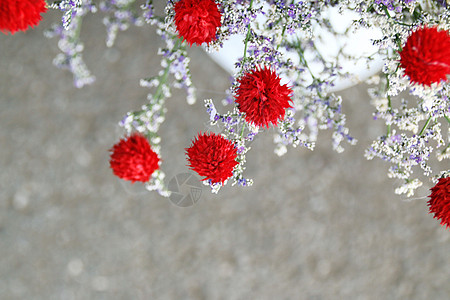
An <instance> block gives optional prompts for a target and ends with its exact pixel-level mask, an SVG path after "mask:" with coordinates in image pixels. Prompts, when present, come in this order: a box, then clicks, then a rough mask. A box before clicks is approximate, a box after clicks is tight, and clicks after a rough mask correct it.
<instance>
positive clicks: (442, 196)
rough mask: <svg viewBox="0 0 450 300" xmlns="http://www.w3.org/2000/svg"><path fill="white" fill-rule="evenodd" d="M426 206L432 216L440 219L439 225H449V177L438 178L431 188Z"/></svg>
mask: <svg viewBox="0 0 450 300" xmlns="http://www.w3.org/2000/svg"><path fill="white" fill-rule="evenodd" d="M428 206H429V207H430V213H432V214H434V218H435V219H438V220H439V219H440V220H441V225H446V227H450V177H446V178H441V179H439V182H438V183H437V184H436V185H435V186H434V187H433V188H432V189H431V195H430V200H428Z"/></svg>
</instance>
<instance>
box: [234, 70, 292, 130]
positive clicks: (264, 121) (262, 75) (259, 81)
mask: <svg viewBox="0 0 450 300" xmlns="http://www.w3.org/2000/svg"><path fill="white" fill-rule="evenodd" d="M280 81H281V79H280V77H278V75H277V74H276V73H275V71H272V70H271V69H270V68H266V67H264V68H256V69H254V70H253V71H251V72H250V73H246V74H244V75H243V76H242V77H241V78H239V79H238V82H239V87H238V89H237V91H236V103H237V104H238V108H239V110H240V111H241V112H244V113H245V120H246V121H247V122H248V123H253V124H255V125H257V126H266V127H269V123H272V124H273V125H274V126H276V125H277V123H278V120H282V119H283V118H284V115H285V113H286V108H288V107H292V106H291V105H290V104H289V102H290V101H292V100H291V94H292V90H291V89H290V88H289V87H288V86H287V85H281V84H280Z"/></svg>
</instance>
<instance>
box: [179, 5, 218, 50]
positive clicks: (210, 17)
mask: <svg viewBox="0 0 450 300" xmlns="http://www.w3.org/2000/svg"><path fill="white" fill-rule="evenodd" d="M221 18H222V14H221V13H220V11H219V8H218V6H217V4H216V3H215V2H214V0H180V1H178V2H177V3H176V4H175V25H176V26H177V30H178V37H183V39H184V40H186V41H187V42H188V43H189V45H190V46H192V44H194V43H195V44H197V45H201V44H202V43H207V44H208V43H210V42H211V41H213V40H215V39H216V31H217V28H219V27H220V26H221V22H220V19H221Z"/></svg>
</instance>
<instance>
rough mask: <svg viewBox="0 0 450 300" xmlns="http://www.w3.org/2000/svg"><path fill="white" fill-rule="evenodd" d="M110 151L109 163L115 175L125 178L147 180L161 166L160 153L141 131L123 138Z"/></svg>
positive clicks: (132, 180)
mask: <svg viewBox="0 0 450 300" xmlns="http://www.w3.org/2000/svg"><path fill="white" fill-rule="evenodd" d="M109 151H111V152H112V153H111V159H110V161H109V164H110V166H111V169H112V170H113V172H114V175H116V176H117V177H120V178H122V179H124V180H131V182H133V183H134V182H135V181H142V182H147V181H149V180H150V176H151V175H152V174H153V172H154V171H155V170H157V169H158V168H159V157H158V155H157V154H156V153H155V152H154V151H153V150H152V149H151V147H150V144H149V143H148V140H147V139H146V138H145V137H144V136H142V135H141V134H139V133H134V134H133V135H131V136H129V137H128V138H126V139H121V140H120V142H119V143H117V144H115V145H114V146H113V147H112V148H111V149H110V150H109Z"/></svg>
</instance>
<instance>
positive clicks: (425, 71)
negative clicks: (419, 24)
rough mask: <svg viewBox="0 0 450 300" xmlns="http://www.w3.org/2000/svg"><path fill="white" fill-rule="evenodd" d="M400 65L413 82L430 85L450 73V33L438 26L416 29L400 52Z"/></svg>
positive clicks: (443, 78)
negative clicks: (439, 28)
mask: <svg viewBox="0 0 450 300" xmlns="http://www.w3.org/2000/svg"><path fill="white" fill-rule="evenodd" d="M400 66H401V67H402V68H404V69H405V75H408V76H409V79H410V81H411V83H419V84H422V85H427V86H430V85H431V84H432V83H435V82H436V83H439V82H440V81H441V80H443V81H447V74H450V35H449V33H448V32H447V31H438V30H437V28H436V27H427V26H425V27H423V28H419V29H417V30H416V31H414V32H413V33H412V34H411V35H410V36H409V37H408V39H407V41H406V44H405V46H404V47H403V50H402V51H401V52H400Z"/></svg>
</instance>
